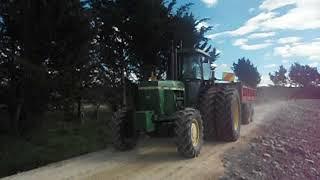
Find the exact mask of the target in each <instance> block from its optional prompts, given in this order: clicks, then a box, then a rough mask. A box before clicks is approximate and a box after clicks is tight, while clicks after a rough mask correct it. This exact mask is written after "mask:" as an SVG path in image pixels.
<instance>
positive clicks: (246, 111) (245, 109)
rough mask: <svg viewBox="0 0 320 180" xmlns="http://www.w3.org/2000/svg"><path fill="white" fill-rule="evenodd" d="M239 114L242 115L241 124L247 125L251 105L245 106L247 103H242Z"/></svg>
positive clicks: (249, 119)
mask: <svg viewBox="0 0 320 180" xmlns="http://www.w3.org/2000/svg"><path fill="white" fill-rule="evenodd" d="M241 108H242V109H241V110H242V111H241V113H242V121H241V123H242V124H249V123H250V122H251V119H252V118H251V114H252V110H251V105H250V104H247V103H243V104H242V106H241Z"/></svg>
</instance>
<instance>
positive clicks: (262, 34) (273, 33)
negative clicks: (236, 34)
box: [248, 32, 276, 39]
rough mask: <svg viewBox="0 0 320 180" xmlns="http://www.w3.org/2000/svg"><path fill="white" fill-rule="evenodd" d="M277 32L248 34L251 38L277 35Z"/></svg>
mask: <svg viewBox="0 0 320 180" xmlns="http://www.w3.org/2000/svg"><path fill="white" fill-rule="evenodd" d="M275 35H276V33H275V32H262V33H253V34H251V35H249V36H248V38H249V39H259V38H267V37H272V36H275Z"/></svg>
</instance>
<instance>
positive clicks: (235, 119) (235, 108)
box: [232, 101, 240, 130]
mask: <svg viewBox="0 0 320 180" xmlns="http://www.w3.org/2000/svg"><path fill="white" fill-rule="evenodd" d="M239 114H240V113H239V107H238V103H237V101H233V103H232V116H233V117H232V118H233V127H234V130H238V128H239V117H240V116H239Z"/></svg>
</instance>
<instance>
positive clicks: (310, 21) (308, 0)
mask: <svg viewBox="0 0 320 180" xmlns="http://www.w3.org/2000/svg"><path fill="white" fill-rule="evenodd" d="M290 4H292V5H295V6H294V7H293V8H291V9H290V10H289V11H287V12H286V13H284V14H283V13H278V12H275V11H273V10H276V9H278V8H280V7H283V6H286V5H290ZM319 7H320V0H265V1H264V2H263V3H262V4H261V6H260V9H263V10H264V11H263V12H261V13H260V14H258V15H257V16H254V17H252V18H251V19H249V20H248V21H247V22H246V23H245V24H244V25H243V26H241V27H240V28H238V29H235V30H231V31H225V32H220V33H217V34H212V35H209V37H212V38H217V37H218V36H221V35H231V36H243V35H246V34H249V33H254V32H263V31H275V30H315V29H320V10H319Z"/></svg>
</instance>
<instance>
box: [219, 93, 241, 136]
mask: <svg viewBox="0 0 320 180" xmlns="http://www.w3.org/2000/svg"><path fill="white" fill-rule="evenodd" d="M215 97H216V117H218V118H217V119H216V121H217V122H216V123H217V137H218V139H219V140H223V141H236V140H237V139H238V138H239V136H240V125H241V104H240V98H239V94H238V91H237V90H236V89H231V88H226V89H224V90H222V91H219V92H217V94H216V96H215Z"/></svg>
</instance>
